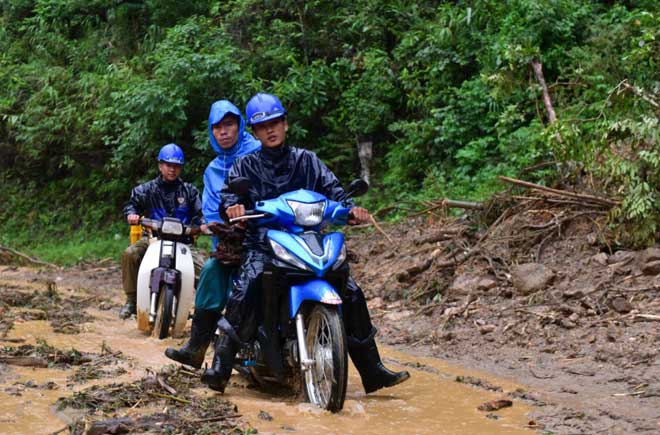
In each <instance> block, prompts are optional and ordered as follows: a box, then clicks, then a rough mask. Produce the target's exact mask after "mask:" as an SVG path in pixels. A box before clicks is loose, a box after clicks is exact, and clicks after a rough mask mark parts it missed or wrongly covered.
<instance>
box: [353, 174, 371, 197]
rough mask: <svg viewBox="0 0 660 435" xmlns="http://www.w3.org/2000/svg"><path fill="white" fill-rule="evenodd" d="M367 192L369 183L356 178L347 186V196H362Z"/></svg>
mask: <svg viewBox="0 0 660 435" xmlns="http://www.w3.org/2000/svg"><path fill="white" fill-rule="evenodd" d="M367 190H369V183H367V182H366V181H364V180H363V179H361V178H358V179H356V180H353V181H351V184H350V185H349V186H348V196H350V197H355V196H362V195H364V194H365V193H367Z"/></svg>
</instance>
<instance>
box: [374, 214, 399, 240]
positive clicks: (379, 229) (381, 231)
mask: <svg viewBox="0 0 660 435" xmlns="http://www.w3.org/2000/svg"><path fill="white" fill-rule="evenodd" d="M369 218H370V219H371V223H373V224H374V227H376V229H377V230H378V231H379V232H380V233H381V234H382V235H384V236H385V238H386V239H387V240H388V241H389V242H390V243H392V244H394V240H392V238H391V237H390V236H388V235H387V233H386V232H385V231H383V229H382V228H381V227H380V225H378V222H376V219H374V217H373V216H372V215H369Z"/></svg>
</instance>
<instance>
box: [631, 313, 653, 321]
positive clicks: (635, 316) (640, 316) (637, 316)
mask: <svg viewBox="0 0 660 435" xmlns="http://www.w3.org/2000/svg"><path fill="white" fill-rule="evenodd" d="M632 320H650V321H655V322H660V316H656V315H655V314H633V315H632Z"/></svg>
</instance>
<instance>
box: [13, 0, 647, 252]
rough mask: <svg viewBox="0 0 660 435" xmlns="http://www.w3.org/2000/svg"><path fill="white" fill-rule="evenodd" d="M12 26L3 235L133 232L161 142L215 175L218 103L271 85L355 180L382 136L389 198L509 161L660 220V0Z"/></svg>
mask: <svg viewBox="0 0 660 435" xmlns="http://www.w3.org/2000/svg"><path fill="white" fill-rule="evenodd" d="M0 24H1V26H0V81H1V82H2V87H1V88H0V179H1V181H0V182H1V183H2V184H1V185H2V189H1V191H0V200H1V201H2V204H3V207H1V208H0V229H1V231H0V244H4V245H9V246H15V247H19V248H20V247H24V248H28V247H30V248H31V249H33V250H34V249H37V251H33V252H40V251H39V247H40V246H46V245H48V244H49V241H50V240H54V239H56V240H57V238H60V237H66V239H67V240H70V243H71V244H72V245H79V244H84V243H85V241H86V240H87V241H88V242H89V241H90V240H91V241H92V242H91V244H93V245H97V249H99V248H98V244H97V243H96V242H95V240H98V239H99V238H100V239H103V240H106V241H107V240H111V239H112V235H113V234H114V233H118V234H121V244H124V243H125V239H126V237H125V235H126V234H127V230H126V228H125V227H122V226H121V225H122V223H121V219H120V216H121V214H120V209H121V206H122V204H123V202H124V201H125V200H126V199H127V196H128V194H129V190H130V188H131V187H132V186H133V185H134V184H136V183H138V182H141V181H144V180H147V179H149V178H152V177H153V176H154V175H155V169H156V165H155V156H156V153H157V151H158V148H159V147H160V146H161V145H163V144H165V143H168V142H172V141H173V142H176V143H178V144H180V145H181V146H182V147H183V148H184V150H185V152H186V156H187V158H188V161H189V163H188V164H187V165H186V174H185V176H186V177H187V179H189V180H191V181H193V182H195V183H196V184H197V185H198V186H199V187H201V175H202V172H203V169H204V167H205V166H206V164H207V163H208V161H209V160H210V159H211V158H212V157H213V152H212V151H211V149H210V147H209V145H208V139H207V130H206V118H207V114H208V108H209V105H210V103H212V102H213V101H214V100H216V99H219V98H228V99H230V100H232V101H234V102H236V104H237V105H238V106H239V107H244V105H245V102H246V101H247V99H248V98H249V97H250V96H251V95H252V94H253V93H255V92H257V91H262V90H263V91H268V92H273V93H275V94H277V95H278V96H280V97H281V99H282V100H283V101H284V103H285V105H286V106H287V107H288V109H289V113H290V122H291V124H292V127H293V128H292V129H291V130H290V142H291V143H295V144H299V145H302V146H304V147H307V148H310V149H313V150H315V151H316V152H317V153H318V154H319V155H320V156H321V157H322V158H323V159H324V160H325V161H326V162H327V163H328V164H329V166H330V167H331V168H332V169H333V170H335V171H336V173H337V174H338V175H340V177H341V178H342V179H343V180H348V179H349V178H353V177H354V176H356V175H357V174H358V173H359V164H358V159H357V148H356V143H357V141H358V140H371V141H373V143H374V161H373V167H372V180H371V181H372V184H373V186H374V188H373V189H372V190H371V193H370V197H369V198H368V201H369V202H370V206H371V207H372V208H378V207H379V206H382V205H386V204H388V203H390V202H392V201H393V200H394V199H395V198H406V199H408V200H410V199H420V198H428V197H434V198H435V197H441V196H449V197H453V198H458V199H467V198H471V199H481V198H484V197H485V196H487V195H488V194H490V193H492V192H494V191H496V190H498V189H501V188H502V186H501V185H500V184H499V183H498V182H497V179H496V175H510V176H519V177H525V178H526V179H528V180H531V181H535V182H543V183H556V182H557V181H558V180H564V181H567V180H568V181H570V182H571V183H572V184H580V183H581V188H582V189H586V190H592V191H594V192H596V193H599V194H606V195H609V196H614V195H616V196H617V197H618V198H620V199H621V200H622V201H623V203H622V206H621V207H620V208H618V209H616V210H615V211H614V212H613V214H612V216H611V219H612V224H613V225H618V228H620V229H625V231H623V232H621V234H622V235H627V237H628V241H629V242H630V241H632V242H634V243H636V244H639V245H643V244H647V243H651V242H652V241H653V240H654V238H655V237H657V235H656V234H657V232H658V231H659V230H660V205H659V204H660V150H659V148H660V146H659V145H658V135H659V134H660V133H659V131H660V129H659V128H658V127H659V126H658V114H659V113H660V70H659V69H658V65H657V63H658V60H659V59H660V5H659V4H658V2H657V1H655V0H646V1H632V0H631V1H624V2H614V1H586V0H544V1H535V0H508V1H500V0H473V1H453V2H448V1H417V0H416V1H410V0H352V1H345V0H338V1H333V2H328V1H319V0H309V1H302V0H281V1H278V0H225V1H216V0H191V1H183V2H182V1H177V0H133V1H128V0H127V1H123V0H3V2H2V3H0ZM534 65H536V66H538V67H540V68H542V76H539V75H538V74H535V71H534V68H533V66H534ZM540 77H541V78H544V80H545V84H547V85H546V88H547V92H548V94H547V95H548V96H549V101H550V102H551V104H552V109H554V112H555V113H556V118H555V117H554V116H553V115H552V113H551V110H549V109H550V106H548V105H547V102H546V101H545V100H544V98H543V91H544V85H543V82H542V81H541V80H540ZM544 162H552V164H551V165H550V166H547V165H546V167H545V169H543V170H530V169H529V168H530V167H532V166H534V165H538V164H539V163H544ZM540 167H543V165H540ZM631 228H632V229H634V230H631ZM53 236H55V237H53ZM622 240H623V239H622ZM60 242H61V239H60ZM108 249H114V248H112V247H111V248H108ZM101 251H102V252H103V251H104V249H101ZM106 251H107V250H106ZM41 252H43V251H41ZM102 252H101V253H100V254H99V255H101V254H102ZM81 255H82V254H81ZM47 256H50V257H54V256H56V255H55V254H54V253H51V254H48V255H47Z"/></svg>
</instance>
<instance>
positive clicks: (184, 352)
mask: <svg viewBox="0 0 660 435" xmlns="http://www.w3.org/2000/svg"><path fill="white" fill-rule="evenodd" d="M208 130H209V142H210V144H211V148H212V149H213V151H215V153H216V154H217V156H216V157H215V159H213V160H212V161H211V163H209V165H208V166H207V167H206V170H205V171H204V193H203V194H202V210H203V212H204V219H205V220H206V222H207V225H208V226H209V227H212V226H214V225H216V224H218V223H222V218H221V217H220V190H221V189H222V186H223V185H224V183H225V179H226V178H227V173H228V172H229V168H231V165H232V164H233V163H234V160H235V159H236V158H237V157H240V156H243V155H246V154H249V153H251V152H254V151H256V150H257V149H259V148H260V147H261V144H260V143H259V141H258V140H256V139H255V138H253V137H252V135H250V134H249V133H248V132H246V131H245V120H244V119H243V116H242V115H241V112H240V110H238V108H237V107H236V106H235V105H234V104H232V103H231V102H229V101H228V100H219V101H216V102H215V103H213V104H212V105H211V110H210V112H209V121H208ZM223 243H225V241H224V240H217V237H213V250H214V251H215V250H216V247H217V245H218V244H221V246H222V244H223ZM235 272H236V267H235V266H230V265H227V264H223V263H222V262H221V261H220V260H219V259H217V258H214V257H211V258H209V259H208V260H207V261H206V263H204V267H203V268H202V271H201V272H200V276H199V282H198V283H197V292H196V294H195V314H194V315H193V320H192V327H191V331H190V339H189V340H188V341H187V342H186V344H184V345H183V347H182V348H181V349H174V348H167V350H165V356H167V357H168V358H170V359H172V360H174V361H177V362H180V363H181V364H186V365H189V366H192V367H196V368H200V367H201V366H202V363H203V362H204V355H205V354H206V349H207V348H208V346H209V344H210V343H211V339H212V337H213V334H214V332H215V329H216V324H217V322H218V319H219V318H220V314H221V312H222V310H223V309H224V308H225V305H226V303H227V299H228V298H229V293H230V291H231V282H232V276H233V275H234V273H235Z"/></svg>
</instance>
